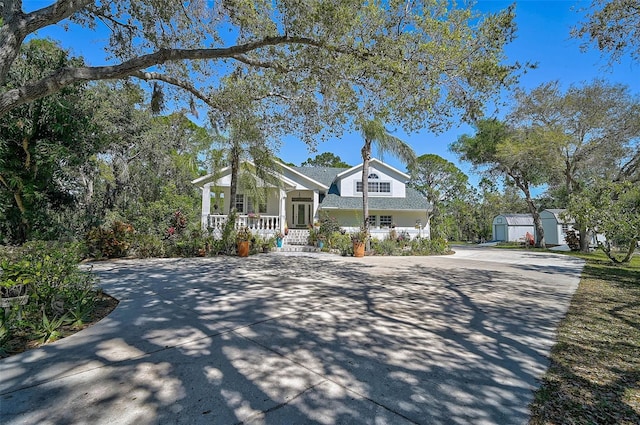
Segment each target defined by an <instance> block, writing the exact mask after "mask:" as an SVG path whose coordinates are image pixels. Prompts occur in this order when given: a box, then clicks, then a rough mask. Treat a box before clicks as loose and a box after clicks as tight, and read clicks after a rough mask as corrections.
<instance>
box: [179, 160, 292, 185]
mask: <svg viewBox="0 0 640 425" xmlns="http://www.w3.org/2000/svg"><path fill="white" fill-rule="evenodd" d="M242 166H245V167H247V166H248V168H249V169H250V170H255V165H254V164H253V162H251V161H248V160H243V161H242ZM250 172H251V173H252V174H253V175H254V176H255V177H256V178H258V179H259V177H257V176H256V175H255V173H253V172H252V171H250ZM273 174H275V177H276V178H277V179H278V180H280V181H281V182H282V183H283V184H284V186H288V187H295V186H296V182H294V181H293V180H291V179H289V178H287V177H286V176H284V175H282V174H281V173H278V172H275V171H274V172H273ZM230 175H231V167H230V166H227V167H224V168H222V169H221V170H220V171H218V172H217V173H210V174H207V175H205V176H202V177H198V178H197V179H195V180H192V181H191V184H193V185H195V186H198V187H204V186H205V185H207V184H209V183H216V182H219V181H220V180H223V179H225V178H226V177H228V176H230Z"/></svg>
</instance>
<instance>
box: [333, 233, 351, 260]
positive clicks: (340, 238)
mask: <svg viewBox="0 0 640 425" xmlns="http://www.w3.org/2000/svg"><path fill="white" fill-rule="evenodd" d="M327 245H328V247H329V248H330V249H336V250H338V251H339V252H340V255H342V256H347V255H351V254H353V242H351V236H349V235H347V234H343V233H342V232H333V233H332V234H331V236H330V237H329V239H328V241H327Z"/></svg>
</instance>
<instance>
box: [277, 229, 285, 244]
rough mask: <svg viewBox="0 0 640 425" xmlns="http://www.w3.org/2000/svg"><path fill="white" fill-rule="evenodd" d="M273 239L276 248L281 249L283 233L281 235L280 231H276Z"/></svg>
mask: <svg viewBox="0 0 640 425" xmlns="http://www.w3.org/2000/svg"><path fill="white" fill-rule="evenodd" d="M275 238H276V246H277V247H278V248H282V243H283V242H284V233H282V232H281V231H277V232H276V234H275Z"/></svg>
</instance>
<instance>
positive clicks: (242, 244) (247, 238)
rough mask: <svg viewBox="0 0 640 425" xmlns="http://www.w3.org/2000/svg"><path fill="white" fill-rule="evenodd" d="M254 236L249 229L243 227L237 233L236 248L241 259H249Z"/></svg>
mask: <svg viewBox="0 0 640 425" xmlns="http://www.w3.org/2000/svg"><path fill="white" fill-rule="evenodd" d="M252 239H253V235H252V234H251V231H250V230H249V228H248V227H243V228H241V229H240V230H238V232H237V233H236V246H237V252H238V256H239V257H248V256H249V248H250V242H251V240H252Z"/></svg>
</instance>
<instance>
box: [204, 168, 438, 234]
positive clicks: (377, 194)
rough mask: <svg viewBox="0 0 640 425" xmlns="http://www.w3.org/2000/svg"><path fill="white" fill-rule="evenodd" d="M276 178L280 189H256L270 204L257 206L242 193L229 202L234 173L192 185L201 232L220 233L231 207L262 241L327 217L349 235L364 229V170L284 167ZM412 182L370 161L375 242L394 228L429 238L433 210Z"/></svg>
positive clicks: (224, 172)
mask: <svg viewBox="0 0 640 425" xmlns="http://www.w3.org/2000/svg"><path fill="white" fill-rule="evenodd" d="M249 166H250V164H249ZM274 174H275V175H274V176H273V177H275V181H277V182H278V183H277V184H276V183H271V184H267V183H258V184H262V185H263V189H264V190H265V192H266V193H267V196H266V202H265V200H263V201H255V200H254V199H252V197H251V195H250V194H249V191H248V190H245V189H244V188H242V187H239V188H238V190H237V192H238V193H237V195H236V197H235V199H233V200H230V199H229V196H230V195H229V187H230V184H231V169H230V167H227V168H225V169H223V170H220V172H219V173H216V175H207V176H203V177H200V178H198V179H196V180H194V181H193V182H192V183H193V184H195V185H196V186H198V187H199V188H201V190H202V228H203V229H209V230H211V231H213V232H217V231H219V230H220V229H221V228H222V226H223V225H224V223H225V222H226V220H227V214H228V213H229V208H230V206H231V205H234V206H235V208H236V210H237V212H238V219H237V223H236V225H237V226H247V227H249V228H251V229H252V230H254V231H256V232H258V233H261V234H263V235H264V236H270V235H272V234H274V233H275V232H276V231H282V232H283V231H284V230H285V228H287V229H303V230H306V229H309V227H310V226H312V225H313V224H314V223H315V222H317V221H318V220H319V218H320V217H322V216H324V215H327V216H330V217H334V218H335V219H336V220H337V222H338V224H340V226H341V227H342V228H344V229H345V230H346V231H347V232H352V231H356V230H358V229H359V228H360V227H361V226H362V225H363V217H362V190H363V187H362V164H360V165H357V166H355V167H352V168H327V167H289V166H287V165H284V164H280V166H279V171H277V172H274ZM408 179H409V176H408V175H407V174H405V173H403V172H401V171H399V170H397V169H395V168H393V167H391V166H390V165H388V164H385V163H384V162H382V161H379V160H377V159H372V160H371V161H370V163H369V183H368V191H369V193H368V194H369V222H370V231H371V235H372V236H373V237H376V238H379V239H382V238H384V236H386V235H388V234H389V231H390V230H391V228H395V230H396V232H397V233H400V232H407V233H409V234H410V235H411V236H412V237H415V236H421V237H429V234H430V229H429V214H430V212H431V205H430V204H429V203H428V202H427V200H426V198H425V197H424V196H422V194H420V193H419V192H418V191H416V190H415V189H412V188H411V187H408V186H407V184H406V182H407V180H408Z"/></svg>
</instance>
